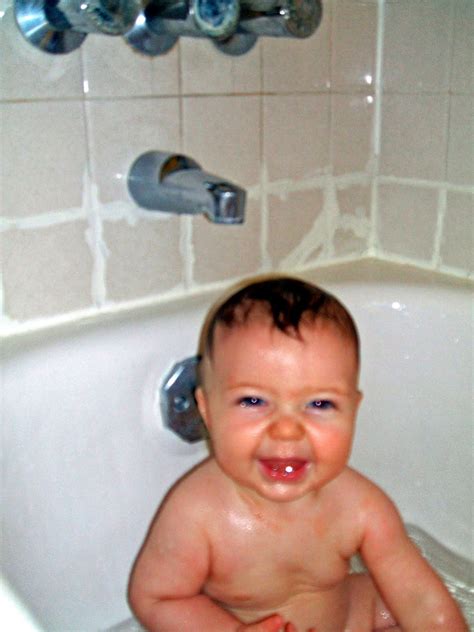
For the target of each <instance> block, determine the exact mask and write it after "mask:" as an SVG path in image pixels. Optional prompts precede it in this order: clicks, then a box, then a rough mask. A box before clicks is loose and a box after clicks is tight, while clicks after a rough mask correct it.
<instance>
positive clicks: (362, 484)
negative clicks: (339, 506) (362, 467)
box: [334, 467, 392, 508]
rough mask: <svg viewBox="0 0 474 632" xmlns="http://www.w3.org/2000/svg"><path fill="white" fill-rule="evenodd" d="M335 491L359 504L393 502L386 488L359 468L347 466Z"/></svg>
mask: <svg viewBox="0 0 474 632" xmlns="http://www.w3.org/2000/svg"><path fill="white" fill-rule="evenodd" d="M334 492H335V493H337V495H338V496H342V497H344V498H345V499H346V501H347V500H350V501H352V502H353V503H355V504H357V505H358V506H361V505H362V506H365V507H367V506H371V507H372V508H373V507H374V506H377V505H387V504H392V501H391V500H390V498H389V497H388V496H387V494H386V493H385V492H384V490H383V489H382V488H381V487H379V486H378V485H377V484H376V483H374V482H373V481H372V480H371V479H370V478H367V477H366V476H364V475H363V474H361V473H360V472H358V471H357V470H354V469H353V468H351V467H347V468H346V469H345V470H344V472H343V473H342V474H341V475H340V476H339V477H338V479H337V483H336V486H335V489H334Z"/></svg>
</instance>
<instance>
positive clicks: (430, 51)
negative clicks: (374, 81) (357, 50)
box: [383, 0, 455, 92]
mask: <svg viewBox="0 0 474 632" xmlns="http://www.w3.org/2000/svg"><path fill="white" fill-rule="evenodd" d="M454 4H455V3H454V2H452V0H430V2H426V0H411V1H410V2H407V1H402V2H399V1H391V0H390V1H388V2H386V5H385V24H384V50H383V83H384V89H385V90H390V91H395V92H414V91H417V92H420V91H422V92H447V91H448V89H449V70H450V67H449V65H450V59H451V44H452V31H453V7H454Z"/></svg>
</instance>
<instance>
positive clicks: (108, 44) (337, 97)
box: [0, 0, 474, 335]
mask: <svg viewBox="0 0 474 632" xmlns="http://www.w3.org/2000/svg"><path fill="white" fill-rule="evenodd" d="M11 5H12V0H0V86H1V89H0V93H1V102H0V112H1V130H0V132H1V138H2V154H1V160H2V166H1V183H0V184H1V186H0V189H1V194H0V195H1V207H2V215H3V219H2V223H1V228H2V242H3V248H2V250H3V261H2V266H3V290H2V297H3V298H2V301H1V302H2V305H3V307H2V310H3V312H2V313H3V320H2V323H3V330H4V332H5V333H6V334H7V335H9V334H13V333H18V332H21V331H23V330H25V329H29V328H35V327H38V326H44V325H51V324H54V323H55V322H58V321H62V320H76V319H79V318H81V317H83V316H87V315H91V316H94V315H95V314H98V313H100V312H103V311H114V310H117V309H129V308H131V307H133V306H135V305H139V304H142V303H153V302H155V301H158V300H163V299H166V298H168V297H171V296H176V295H186V294H189V293H196V292H200V291H201V290H204V289H207V288H209V287H211V286H214V285H216V284H219V283H223V282H227V281H228V280H229V279H232V278H235V277H237V276H240V275H246V274H250V273H254V272H257V271H261V270H269V269H278V268H282V269H286V270H304V269H310V268H313V267H317V266H320V265H325V264H327V263H333V262H336V261H344V260H351V259H359V258H362V257H366V256H370V257H379V258H383V259H389V260H393V261H400V262H407V261H408V262H411V263H415V264H416V265H418V266H420V267H425V268H434V269H439V270H441V271H445V272H448V273H450V274H453V275H455V276H461V277H466V276H469V275H472V273H473V269H474V265H473V260H472V243H471V241H472V202H473V191H474V188H473V186H472V169H473V155H472V146H473V145H472V119H471V118H470V117H471V112H472V109H470V108H472V94H473V86H472V77H473V72H472V41H473V22H474V19H473V12H474V5H473V4H472V2H471V0H433V1H431V2H429V3H428V2H424V1H416V0H412V1H408V0H404V1H401V2H399V1H397V2H393V1H391V0H386V1H385V2H384V1H383V0H379V1H378V2H377V1H376V0H366V1H358V0H326V2H324V8H325V14H324V19H323V23H322V25H321V27H320V28H319V29H318V31H317V32H316V34H315V35H314V36H312V37H311V38H310V39H309V40H306V41H290V40H264V41H263V40H261V41H259V43H258V44H257V46H256V47H255V48H254V49H253V50H252V51H251V52H250V53H248V54H246V55H244V56H243V57H240V58H231V57H228V56H224V55H222V54H221V53H219V52H217V51H216V50H215V49H214V48H213V47H212V45H211V44H210V42H208V41H199V40H195V39H184V38H183V39H181V41H180V43H179V45H178V46H176V47H175V48H174V49H173V50H172V51H171V52H169V53H168V54H166V55H164V56H161V57H156V58H154V59H147V58H144V57H142V56H140V55H138V54H136V53H134V52H133V51H132V50H131V49H129V48H128V47H127V46H126V45H125V43H124V42H123V41H122V40H121V38H112V37H106V36H95V35H91V36H89V37H87V39H86V41H85V43H84V45H83V46H82V47H81V48H80V49H78V50H77V51H75V52H74V53H71V54H68V55H65V56H50V55H47V54H45V53H41V52H39V51H36V49H34V48H33V47H32V46H31V45H30V44H28V43H26V42H25V41H23V39H22V37H21V35H20V34H19V32H18V31H17V29H16V27H15V25H14V19H13V11H12V6H11ZM149 149H162V150H170V151H181V152H184V153H186V154H189V155H190V156H192V157H193V158H195V159H196V160H197V161H199V162H200V163H201V164H202V165H203V166H204V167H205V168H206V169H208V170H210V171H214V172H216V173H218V174H219V175H222V176H224V177H227V178H229V179H231V180H233V181H235V182H237V183H239V184H241V185H243V186H244V187H246V188H247V189H248V192H249V202H248V214H247V220H246V222H245V224H244V225H243V226H236V227H222V226H221V227H220V226H214V225H212V224H210V223H209V222H207V221H206V220H205V219H204V218H202V217H197V218H189V217H181V218H178V217H176V216H167V215H161V214H151V215H147V214H146V213H145V212H143V211H140V210H139V209H137V208H136V207H135V206H134V205H133V203H132V202H131V200H130V199H129V197H128V194H127V191H126V185H125V179H126V174H127V172H128V169H129V166H130V164H131V163H132V161H133V160H134V159H135V158H136V157H137V156H138V155H139V154H140V153H142V152H144V151H146V150H149Z"/></svg>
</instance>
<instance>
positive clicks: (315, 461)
mask: <svg viewBox="0 0 474 632" xmlns="http://www.w3.org/2000/svg"><path fill="white" fill-rule="evenodd" d="M300 334H301V338H294V337H291V336H289V335H287V334H284V333H283V332H281V331H279V330H278V329H276V328H275V327H272V326H271V324H270V321H269V320H268V319H263V318H262V317H258V318H250V319H249V321H248V322H247V323H246V324H244V325H238V326H235V327H233V328H231V329H227V328H225V327H223V326H218V327H217V329H216V332H215V338H214V348H213V353H212V359H209V358H207V359H206V360H205V365H204V381H205V385H204V388H202V389H198V391H197V393H196V397H197V400H198V404H199V408H200V411H201V414H202V416H203V418H204V420H205V422H206V425H207V427H208V429H209V431H210V435H211V441H212V445H213V449H214V456H215V458H216V460H217V462H218V463H219V465H220V467H221V468H222V470H223V471H224V472H225V473H226V474H227V475H228V476H229V477H231V478H232V479H233V480H234V482H235V483H236V484H237V485H238V486H239V487H241V488H245V489H246V490H252V492H256V493H257V494H258V495H259V496H262V497H264V498H267V499H269V500H275V501H290V500H296V499H298V498H300V497H302V496H304V495H306V494H309V493H311V492H313V491H317V490H319V489H320V488H321V487H322V486H324V485H325V484H326V483H328V482H329V481H330V480H332V479H334V478H335V477H336V476H338V475H339V474H340V473H341V472H342V470H343V469H344V467H345V465H346V463H347V460H348V458H349V454H350V449H351V444H352V437H353V430H354V421H355V416H356V412H357V408H358V404H359V401H360V397H361V396H360V393H359V391H358V389H357V379H358V367H357V361H356V355H355V350H354V346H353V344H352V343H351V341H350V340H349V338H347V337H346V336H344V335H342V334H341V332H340V331H339V330H338V329H337V328H336V327H335V326H334V325H332V324H330V323H322V322H316V323H314V324H305V325H302V326H301V327H300Z"/></svg>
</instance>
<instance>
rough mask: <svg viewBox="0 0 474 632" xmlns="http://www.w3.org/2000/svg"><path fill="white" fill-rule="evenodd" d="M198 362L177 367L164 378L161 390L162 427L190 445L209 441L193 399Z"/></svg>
mask: <svg viewBox="0 0 474 632" xmlns="http://www.w3.org/2000/svg"><path fill="white" fill-rule="evenodd" d="M198 363H199V358H198V357H197V356H192V357H190V358H186V359H185V360H182V361H181V362H178V363H177V364H175V365H174V366H173V367H172V368H171V369H170V371H169V372H168V373H167V374H166V375H165V377H164V380H163V384H162V386H161V390H160V407H161V414H162V417H163V425H164V426H165V427H166V428H169V429H170V430H172V431H173V432H174V433H175V434H177V435H178V436H179V437H181V439H183V440H184V441H187V442H188V443H194V442H195V441H201V440H202V439H205V438H206V437H207V430H206V426H205V425H204V422H203V420H202V418H201V415H200V414H199V410H198V407H197V404H196V400H195V398H194V391H195V389H196V384H197V366H198Z"/></svg>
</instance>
